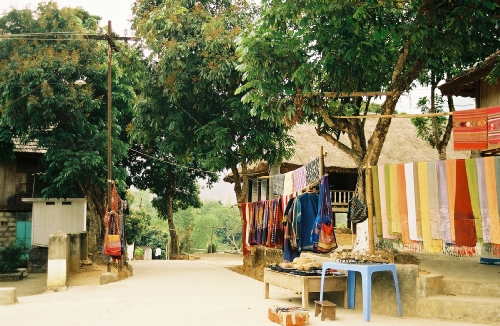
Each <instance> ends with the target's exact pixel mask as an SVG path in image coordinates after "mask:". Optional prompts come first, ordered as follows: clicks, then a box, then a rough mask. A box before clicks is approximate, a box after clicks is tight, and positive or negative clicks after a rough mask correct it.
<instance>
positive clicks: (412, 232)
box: [404, 163, 421, 241]
mask: <svg viewBox="0 0 500 326" xmlns="http://www.w3.org/2000/svg"><path fill="white" fill-rule="evenodd" d="M404 166H405V180H406V206H407V208H408V232H409V236H410V240H412V241H420V240H421V239H420V238H419V237H418V234H417V208H416V207H417V206H416V200H415V198H416V195H415V177H414V174H413V163H406V164H405V165H404Z"/></svg>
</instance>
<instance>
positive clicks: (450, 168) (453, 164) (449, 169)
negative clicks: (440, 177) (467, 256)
mask: <svg viewBox="0 0 500 326" xmlns="http://www.w3.org/2000/svg"><path fill="white" fill-rule="evenodd" d="M446 182H447V183H448V209H449V212H450V234H451V241H453V242H454V241H455V192H456V189H457V160H446Z"/></svg>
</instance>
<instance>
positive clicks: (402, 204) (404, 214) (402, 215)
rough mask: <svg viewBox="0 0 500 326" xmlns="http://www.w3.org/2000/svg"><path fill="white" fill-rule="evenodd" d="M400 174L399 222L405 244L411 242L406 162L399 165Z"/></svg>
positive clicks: (398, 171) (398, 172)
mask: <svg viewBox="0 0 500 326" xmlns="http://www.w3.org/2000/svg"><path fill="white" fill-rule="evenodd" d="M397 175H398V203H399V223H400V226H401V239H402V241H403V244H410V243H413V241H412V240H411V239H410V230H409V228H408V206H407V201H406V179H405V166H404V164H398V165H397Z"/></svg>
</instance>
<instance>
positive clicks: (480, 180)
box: [476, 157, 491, 243]
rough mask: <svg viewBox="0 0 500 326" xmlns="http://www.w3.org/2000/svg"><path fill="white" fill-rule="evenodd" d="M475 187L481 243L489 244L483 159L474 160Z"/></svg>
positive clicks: (488, 219)
mask: <svg viewBox="0 0 500 326" xmlns="http://www.w3.org/2000/svg"><path fill="white" fill-rule="evenodd" d="M476 171H477V187H478V190H479V191H478V193H479V208H480V213H481V227H482V232H483V242H484V243H491V237H490V215H489V211H488V194H487V190H486V173H485V172H486V171H485V165H484V158H482V157H480V158H476Z"/></svg>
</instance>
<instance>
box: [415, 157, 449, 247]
mask: <svg viewBox="0 0 500 326" xmlns="http://www.w3.org/2000/svg"><path fill="white" fill-rule="evenodd" d="M417 165H418V186H419V194H420V208H421V209H420V214H421V221H422V238H423V242H424V250H425V251H426V252H429V253H435V252H441V251H442V250H443V248H442V247H443V246H442V244H443V242H442V241H440V240H433V239H432V237H431V217H430V207H429V183H428V180H429V179H428V177H427V165H428V163H427V162H418V163H417Z"/></svg>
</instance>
